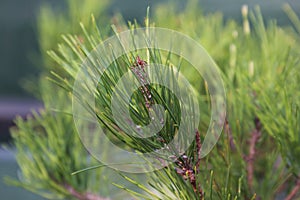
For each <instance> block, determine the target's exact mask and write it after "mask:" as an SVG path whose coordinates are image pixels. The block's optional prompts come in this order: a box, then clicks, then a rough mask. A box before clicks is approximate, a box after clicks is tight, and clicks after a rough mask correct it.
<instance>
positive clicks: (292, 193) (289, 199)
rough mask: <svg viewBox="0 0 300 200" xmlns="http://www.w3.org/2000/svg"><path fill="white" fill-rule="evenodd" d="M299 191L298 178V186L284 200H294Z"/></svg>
mask: <svg viewBox="0 0 300 200" xmlns="http://www.w3.org/2000/svg"><path fill="white" fill-rule="evenodd" d="M299 191H300V178H299V177H298V178H297V181H296V185H295V186H294V188H293V189H292V191H291V192H290V193H289V195H288V196H287V197H286V198H285V199H284V200H292V199H293V198H294V197H296V195H297V193H298V192H299Z"/></svg>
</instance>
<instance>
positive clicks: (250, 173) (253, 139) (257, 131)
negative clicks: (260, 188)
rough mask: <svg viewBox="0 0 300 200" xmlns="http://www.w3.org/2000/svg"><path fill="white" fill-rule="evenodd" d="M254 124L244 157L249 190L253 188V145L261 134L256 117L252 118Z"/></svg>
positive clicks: (254, 150) (254, 151)
mask: <svg viewBox="0 0 300 200" xmlns="http://www.w3.org/2000/svg"><path fill="white" fill-rule="evenodd" d="M254 124H255V129H254V130H253V131H252V133H251V138H250V142H249V154H248V156H245V158H244V159H245V161H246V162H247V169H246V170H247V181H248V186H249V188H250V191H252V190H253V176H254V175H253V174H254V160H255V156H256V149H255V146H256V143H257V141H258V140H259V138H260V136H261V122H260V120H259V119H258V118H257V117H256V118H255V119H254Z"/></svg>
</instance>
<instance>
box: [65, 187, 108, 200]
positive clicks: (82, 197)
mask: <svg viewBox="0 0 300 200" xmlns="http://www.w3.org/2000/svg"><path fill="white" fill-rule="evenodd" d="M65 188H66V190H67V191H68V192H69V193H70V194H71V195H72V196H73V197H75V198H77V199H79V200H110V199H109V198H104V197H101V196H98V195H96V194H92V193H90V192H86V193H80V192H78V191H77V190H75V188H73V187H72V186H70V185H65Z"/></svg>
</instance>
